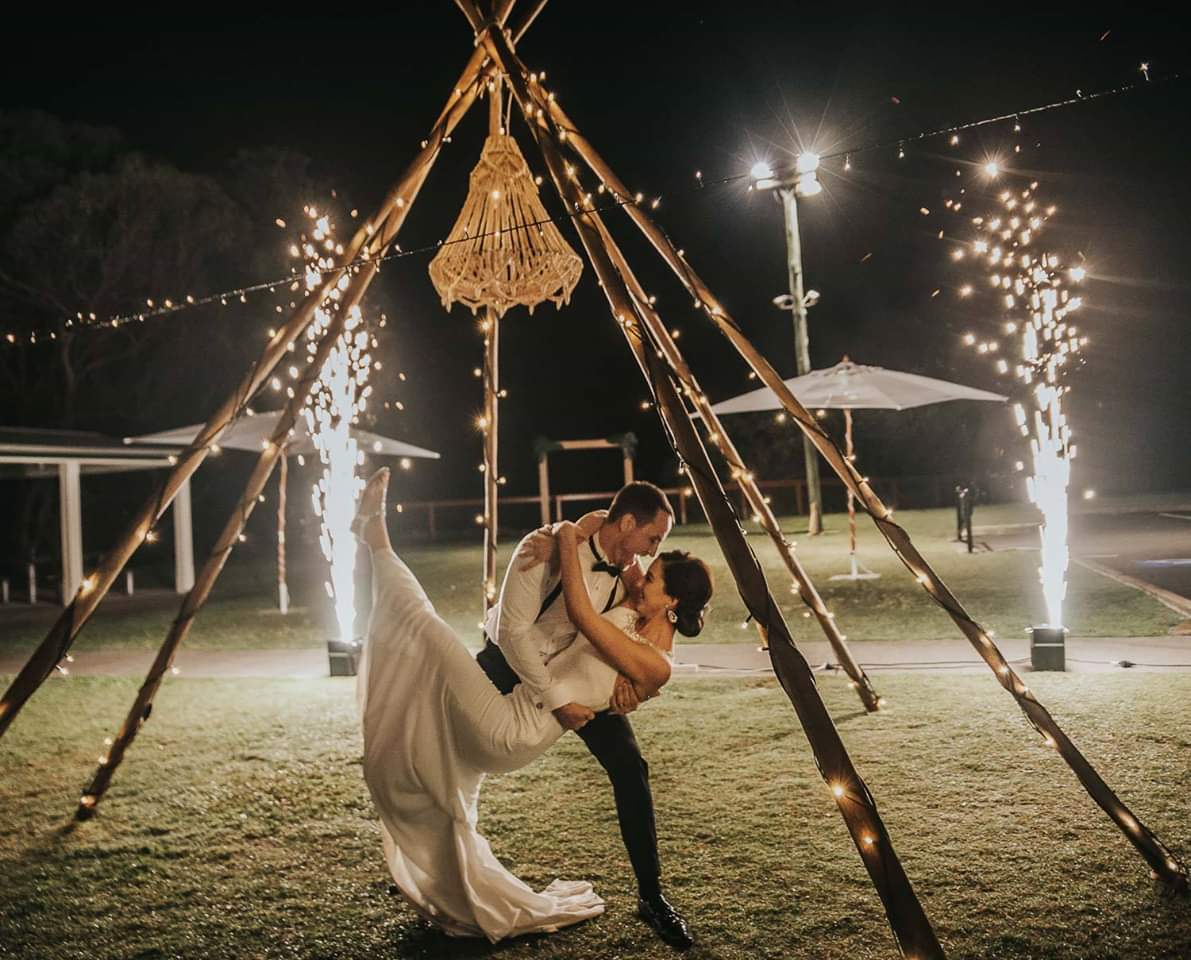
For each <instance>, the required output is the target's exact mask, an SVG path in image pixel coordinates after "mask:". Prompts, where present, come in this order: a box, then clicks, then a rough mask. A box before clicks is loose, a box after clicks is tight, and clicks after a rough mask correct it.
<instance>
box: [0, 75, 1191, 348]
mask: <svg viewBox="0 0 1191 960" xmlns="http://www.w3.org/2000/svg"><path fill="white" fill-rule="evenodd" d="M1145 67H1146V70H1145V75H1146V79H1144V80H1142V81H1138V82H1133V83H1128V84H1121V85H1119V86H1116V87H1112V88H1109V89H1106V90H1099V91H1093V92H1091V93H1087V94H1084V93H1082V92H1079V93H1077V94H1076V95H1075V96H1073V97H1067V98H1064V99H1060V100H1055V101H1051V102H1048V103H1045V104H1040V105H1036V106H1033V107H1025V108H1021V109H1018V110H1014V111H1012V112H1008V113H1001V114H998V115H996V116H993V117H985V118H982V119H979V120H971V121H965V122H962V123H956V124H951V125H948V126H944V127H938V128H934V129H931V130H925V131H921V132H918V133H914V134H909V135H905V136H899V137H897V138H896V139H883V140H875V141H870V142H867V143H861V144H857V145H855V146H851V147H847V148H840V149H837V150H833V151H831V152H828V153H824V154H822V155H821V156H820V162H825V161H829V160H839V159H842V160H843V161H844V162H843V164H842V169H843V171H844V172H850V171H851V169H852V167H853V164H852V158H853V157H855V156H858V155H861V154H865V153H872V152H879V151H884V150H890V149H892V148H893V147H896V148H897V149H898V153H899V154H900V155H901V158H904V156H905V145H906V144H917V143H921V142H923V141H926V140H931V139H934V138H936V137H942V136H947V137H954V136H955V135H956V134H958V133H962V132H963V131H965V130H972V129H976V128H978V127H984V126H989V125H992V124H997V123H1005V122H1009V121H1015V122H1016V121H1019V120H1020V119H1021V118H1023V117H1030V116H1037V115H1039V114H1043V113H1048V112H1051V111H1054V110H1060V109H1064V108H1068V107H1072V106H1076V105H1078V104H1082V103H1091V102H1095V101H1098V100H1102V99H1105V98H1110V97H1115V96H1122V95H1125V94H1129V93H1135V92H1137V91H1140V90H1156V89H1158V88H1159V87H1160V86H1163V85H1166V84H1171V83H1176V82H1180V81H1182V80H1184V79H1185V77H1184V76H1183V75H1182V74H1179V73H1171V74H1165V75H1156V74H1153V73H1151V72H1150V71H1149V65H1148V64H1146V65H1145ZM531 77H532V78H534V81H535V82H536V83H541V82H544V80H545V73H544V72H542V73H540V74H531ZM548 95H549V94H548ZM560 132H561V134H562V139H563V142H564V143H565V142H566V137H567V135H568V131H567V130H566V128H565V127H563V128H562V129H561V131H560ZM448 142H449V138H448ZM693 179H694V181H695V182H694V185H693V186H692V185H691V184H690V180H688V179H686V178H685V177H684V178H683V180H682V181H681V185H678V181H676V185H675V186H673V187H671V188H669V189H667V190H666V191H665V192H664V193H659V194H656V195H652V196H651V197H649V198H648V199H647V198H646V196H645V194H644V193H641V192H633V193H629V192H625V193H624V194H621V195H618V196H615V197H614V198H610V199H609V198H606V196H605V191H601V190H598V189H597V192H596V195H595V196H591V195H588V196H587V197H585V198H584V201H585V202H582V203H581V204H580V207H579V208H578V209H575V210H569V211H567V212H566V213H565V214H563V215H562V216H558V217H547V218H545V219H541V220H535V221H533V222H531V223H527V224H525V226H524V227H523V228H522V229H533V228H537V227H541V226H544V225H545V224H547V223H558V222H562V221H565V220H573V219H574V218H575V217H576V216H578V215H579V213H581V212H583V211H590V212H595V213H602V212H607V211H610V210H615V209H618V208H621V207H626V206H641V207H643V208H646V209H650V210H656V209H657V208H658V207H659V206H660V205H661V202H662V200H663V199H666V200H668V201H673V200H676V199H679V198H684V197H685V198H688V199H689V198H690V197H692V196H694V195H697V194H701V193H703V192H705V191H706V190H707V189H708V188H709V187H716V186H723V185H727V184H732V183H737V182H740V181H743V180H747V179H748V174H747V173H733V174H729V175H726V176H722V177H717V178H709V177H707V176H705V175H704V173H703V172H702V171H701V170H696V171H695V172H694V176H693ZM597 198H598V199H597ZM278 225H279V226H281V227H284V226H285V223H284V221H280V220H279V221H278ZM477 239H480V238H479V237H477V236H472V237H470V238H467V239H466V240H463V239H461V240H458V241H447V240H438V241H435V242H434V243H429V244H425V245H422V246H418V247H413V248H410V249H408V250H403V249H401V248H400V246H395V247H394V249H392V250H391V251H389V252H385V253H382V254H379V255H375V256H372V257H368V256H361V257H357V258H355V259H354V260H353V261H352V263H351V265H350V267H351V269H352V270H353V271H354V270H358V269H359V267H361V266H362V265H365V264H367V263H372V262H375V263H387V262H390V261H396V260H401V259H405V258H407V257H415V256H424V255H426V254H430V253H435V252H437V251H438V250H440V249H441V248H442V247H443V246H444V245H446V244H447V243H455V242H474V241H475V240H477ZM292 281H293V278H292V277H288V276H287V277H279V278H277V279H273V280H265V281H261V282H259V283H252V284H247V285H245V286H240V287H234V288H231V289H228V290H224V291H222V292H220V293H214V294H208V295H205V296H195V295H193V294H186V295H184V296H182V297H180V298H178V299H176V300H175V299H173V298H171V297H160V298H149V299H147V300H146V301H145V306H144V308H143V309H140V310H136V311H130V312H126V313H123V314H117V315H115V316H111V317H106V318H104V317H99V316H97V315H96V314H95V313H93V312H86V311H79V312H77V313H76V314H75V316H73V317H68V318H65V319H64V320H63V321H62V326H63V328H64V329H65V330H69V331H71V332H74V331H78V330H86V329H117V328H120V327H123V326H127V325H128V324H132V323H144V322H146V321H148V320H154V319H159V318H162V317H166V316H172V315H175V314H178V313H181V312H183V311H186V310H191V309H194V308H198V307H203V306H211V305H219V306H221V307H226V306H231V305H235V304H236V303H240V304H245V303H247V302H248V298H249V296H250V295H252V294H256V293H262V292H269V293H276V292H277V290H278V289H279V288H283V287H287V286H289V285H290V284H291V283H292ZM57 339H59V337H58V333H57V332H56V331H28V330H8V331H6V332H5V333H3V334H0V347H10V348H11V347H29V346H36V345H38V344H45V343H49V342H53V341H55V340H57Z"/></svg>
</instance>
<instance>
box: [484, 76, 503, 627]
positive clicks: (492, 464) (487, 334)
mask: <svg viewBox="0 0 1191 960" xmlns="http://www.w3.org/2000/svg"><path fill="white" fill-rule="evenodd" d="M501 114H502V111H501V78H500V75H499V74H497V75H496V76H495V77H494V78H493V79H492V80H491V81H490V82H489V89H488V135H489V136H499V135H500V133H501V132H502V131H501V124H502V116H501ZM483 331H484V431H483V433H484V570H483V580H482V581H481V582H482V583H483V585H484V610H485V612H486V611H488V610H489V609H491V607H492V605H493V604H494V603H496V596H497V588H496V543H497V535H498V530H499V518H498V516H497V506H498V505H497V494H498V487H497V484H498V482H499V480H500V464H499V456H498V455H499V450H498V447H499V443H500V436H499V432H498V423H499V416H498V415H499V412H500V411H499V404H500V397H499V393H500V316H499V315H498V314H497V312H496V311H495V310H493V309H492V307H491V306H487V307H485V308H484V323H483Z"/></svg>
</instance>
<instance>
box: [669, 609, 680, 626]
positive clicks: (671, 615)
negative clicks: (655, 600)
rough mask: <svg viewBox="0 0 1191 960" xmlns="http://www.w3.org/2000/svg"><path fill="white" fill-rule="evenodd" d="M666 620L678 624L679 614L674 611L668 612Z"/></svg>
mask: <svg viewBox="0 0 1191 960" xmlns="http://www.w3.org/2000/svg"><path fill="white" fill-rule="evenodd" d="M666 619H667V620H669V621H670V622H671V623H678V614H677V613H675V612H674V611H673V610H667V611H666Z"/></svg>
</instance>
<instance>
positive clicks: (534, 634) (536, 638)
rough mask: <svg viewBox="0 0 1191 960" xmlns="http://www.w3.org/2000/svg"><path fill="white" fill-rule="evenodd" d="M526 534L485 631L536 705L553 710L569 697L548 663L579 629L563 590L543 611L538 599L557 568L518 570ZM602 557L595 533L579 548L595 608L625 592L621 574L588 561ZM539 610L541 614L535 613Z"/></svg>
mask: <svg viewBox="0 0 1191 960" xmlns="http://www.w3.org/2000/svg"><path fill="white" fill-rule="evenodd" d="M532 536H533V534H532V533H531V534H528V535H527V536H526V537H525V538H524V539H523V540H522V541H521V543H519V544H518V545H517V550H516V551H514V553H513V557H512V559H511V560H510V561H509V568H508V570H507V571H506V572H505V580H504V585H503V586H502V587H501V591H500V601H499V602H498V603H497V604H496V605H495V606H494V607H493V608H492V609H491V610H489V611H488V617H487V619H486V620H485V622H484V632H485V633H486V634H487V636H488V638H489V639H490V640H492V642H493V643H495V644H496V645H497V646H498V647H500V651H501V653H503V654H504V656H505V659H506V660H507V661H508V662H509V666H510V667H512V668H513V671H514V672H515V673H516V674H517V676H519V677H520V678H521V682H522V683H524V684H526V686H527V687H528V688H529V689H530V690H531V691H532V692H533V694H534V697H533V703H534V706H536V707H537V708H538V709H539V710H556V709H557V708H559V707H561V706H564V705H565V704H567V703H569V702H570V699H569V697H568V696H567V692H566V690H565V689H564V688H563V687H562V686H560V685H559V684H558V683H556V682H555V680H554V678H553V677H552V676H551V673H550V670H549V667H548V664H549V663H550V661H551V660H552V659H553V658H554V657H556V656H557V655H558V654H559V653H560V652H561V651H563V650H565V649H566V648H567V647H569V646H570V645H571V644H572V643H574V641H575V637H576V636H577V634H578V629H577V628H576V627H575V625H574V624H573V623H571V621H570V618H569V617H567V605H566V600H565V599H564V597H563V595H562V592H561V591H559V593H558V596H557V597H555V598H554V600H553V602H551V604H550V605H549V607H547V608H546V610H545V611H542V604H543V603H545V602H546V599H547V598H548V597H549V596H550V594H551V593H552V592H553V591H554V588H555V587H557V586H558V585H559V583H560V582H561V573H559V574H551V572H550V570H549V568H548V565H547V564H544V563H539V564H537V565H536V566H534V567H532V568H530V569H529V570H521V569H520V567H521V562H520V560H519V559H518V554H519V553H520V552H521V548H522V546H524V544H525V541H526V540H528V539H529V537H532ZM604 559H606V558H605V557H603V556H602V554H601V553H600V550H599V545H598V544H597V543H596V537H592V538H591V539H590V540H587V541H586V542H585V543H583V544H582V545H580V547H579V562H580V564H581V565H582V567H583V579H584V581H585V583H586V584H587V595H588V596H589V597H590V598H591V604H592V606H593V607H595V609H596V610H598V611H603V610H605V609H608V608H610V607H612V606H615V604H616V603H618V602H619V601H620V600H621V599H623V597H624V593H625V590H624V587H623V585H622V584H621V581H620V580H619V578H616V577H613V576H612V575H611V574H609V573H607V572H606V571H603V570H592V569H591V568H592V565H593V564H595V563H597V562H599V561H601V560H604ZM539 611H541V616H539V615H538V614H539Z"/></svg>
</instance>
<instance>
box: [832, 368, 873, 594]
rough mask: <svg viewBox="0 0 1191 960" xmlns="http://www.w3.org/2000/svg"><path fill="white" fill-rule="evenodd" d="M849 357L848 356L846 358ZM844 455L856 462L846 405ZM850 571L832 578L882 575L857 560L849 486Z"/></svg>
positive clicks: (869, 578) (852, 578) (854, 504)
mask: <svg viewBox="0 0 1191 960" xmlns="http://www.w3.org/2000/svg"><path fill="white" fill-rule="evenodd" d="M844 359H845V360H846V359H847V358H846V357H845V358H844ZM844 455H845V456H846V457H847V459H848V463H855V462H856V447H855V446H854V445H853V443H852V409H851V408H850V407H844ZM848 568H849V570H848V573H837V574H836V575H835V576H834V577H832V578H831V579H832V580H876V579H878V578H879V577H880V576H881V575H880V574H879V573H873V572H872V571H871V570H870V569H869V568H868V567H865V566H862V565H861V564H860V563H859V562H857V560H856V497H855V494H853V493H852V488H851V487H849V488H848Z"/></svg>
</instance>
